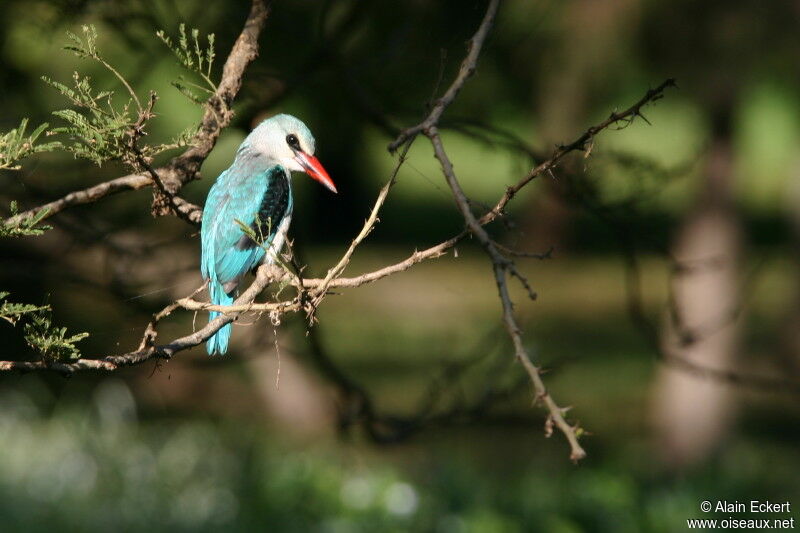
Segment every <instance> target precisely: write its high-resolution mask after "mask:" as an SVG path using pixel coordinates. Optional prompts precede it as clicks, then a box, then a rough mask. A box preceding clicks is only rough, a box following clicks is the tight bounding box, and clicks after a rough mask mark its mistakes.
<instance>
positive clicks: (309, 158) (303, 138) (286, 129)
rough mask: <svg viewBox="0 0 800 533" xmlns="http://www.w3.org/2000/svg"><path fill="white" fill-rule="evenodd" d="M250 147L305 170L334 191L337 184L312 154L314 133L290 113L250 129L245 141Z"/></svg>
mask: <svg viewBox="0 0 800 533" xmlns="http://www.w3.org/2000/svg"><path fill="white" fill-rule="evenodd" d="M244 144H246V145H248V146H249V147H250V148H251V149H253V150H256V151H257V152H259V153H261V154H263V155H264V156H266V157H268V158H270V159H272V160H274V161H276V162H277V163H278V164H280V165H281V166H283V167H284V168H287V169H289V170H293V171H295V172H305V173H306V174H308V175H309V176H311V177H312V178H314V179H315V180H317V181H318V182H320V183H322V184H323V185H324V186H325V187H327V188H328V189H330V190H331V191H333V192H336V186H335V185H334V184H333V180H332V179H331V177H330V176H329V175H328V172H327V171H326V170H325V168H324V167H323V166H322V163H320V162H319V160H318V159H317V158H316V157H314V136H313V135H311V131H310V130H309V129H308V127H307V126H306V125H305V124H303V122H302V121H300V120H299V119H297V118H295V117H293V116H292V115H285V114H281V115H275V116H274V117H270V118H268V119H267V120H265V121H263V122H262V123H261V124H259V125H258V126H256V128H255V129H254V130H253V131H252V132H250V135H248V136H247V139H245V143H244Z"/></svg>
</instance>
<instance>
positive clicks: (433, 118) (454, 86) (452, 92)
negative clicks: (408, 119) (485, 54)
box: [389, 0, 500, 153]
mask: <svg viewBox="0 0 800 533" xmlns="http://www.w3.org/2000/svg"><path fill="white" fill-rule="evenodd" d="M499 5H500V1H499V0H491V2H489V7H487V8H486V14H485V15H484V16H483V20H482V21H481V24H480V26H478V31H476V32H475V35H473V36H472V39H470V40H469V44H468V51H467V56H466V57H465V58H464V61H462V62H461V68H460V69H459V70H458V75H457V76H456V79H455V80H453V83H451V84H450V87H449V88H448V89H447V91H445V93H444V94H443V95H442V97H441V98H439V99H438V100H437V101H436V103H435V104H434V106H433V108H432V109H431V112H430V113H429V114H428V116H427V117H426V118H425V120H423V121H422V122H420V123H419V124H417V125H416V126H412V127H410V128H407V129H405V130H403V131H402V132H400V135H399V136H398V137H397V139H395V140H394V141H392V143H391V144H389V151H390V152H392V153H394V152H396V151H397V149H398V148H400V146H402V145H403V144H404V143H407V142H411V141H413V140H414V138H415V137H416V136H417V135H419V134H420V133H421V132H424V131H425V130H427V129H428V128H430V127H431V126H434V125H436V124H438V123H439V118H440V117H441V116H442V113H444V110H445V109H446V108H447V106H449V105H450V104H451V103H453V100H455V98H456V96H458V93H459V92H460V91H461V88H462V87H464V84H465V83H466V82H467V80H468V79H469V78H470V77H472V75H473V74H474V73H475V68H476V66H477V64H478V56H480V54H481V48H483V42H484V41H485V40H486V35H487V34H488V33H489V30H491V29H492V25H493V24H494V17H495V15H496V14H497V7H498V6H499Z"/></svg>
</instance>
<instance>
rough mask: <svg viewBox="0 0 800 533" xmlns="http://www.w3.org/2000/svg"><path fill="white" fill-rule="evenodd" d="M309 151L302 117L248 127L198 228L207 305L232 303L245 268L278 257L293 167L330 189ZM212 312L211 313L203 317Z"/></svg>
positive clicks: (221, 349)
mask: <svg viewBox="0 0 800 533" xmlns="http://www.w3.org/2000/svg"><path fill="white" fill-rule="evenodd" d="M314 151H315V142H314V136H313V135H312V134H311V131H310V130H309V129H308V127H307V126H306V125H305V124H304V123H303V122H302V121H301V120H299V119H298V118H296V117H294V116H292V115H287V114H279V115H275V116H273V117H270V118H268V119H266V120H264V121H263V122H261V123H260V124H259V125H258V126H256V127H255V128H254V129H253V131H252V132H250V134H249V135H248V136H247V137H246V138H245V139H244V141H242V144H241V145H240V146H239V148H238V150H237V151H236V156H235V157H234V160H233V163H231V166H230V167H228V168H227V169H226V170H225V171H224V172H222V173H221V174H220V175H219V177H217V179H216V181H215V182H214V185H213V186H212V187H211V189H210V190H209V192H208V196H207V198H206V203H205V207H204V208H203V218H202V223H201V226H200V241H201V247H202V250H201V251H202V254H201V260H200V272H201V274H202V276H203V279H204V280H205V281H206V282H207V283H208V291H209V295H210V298H211V303H212V304H214V305H230V304H232V303H233V301H234V299H235V297H236V295H237V293H238V287H239V283H240V282H241V280H242V278H243V277H244V276H245V275H246V274H247V273H248V272H250V271H251V270H253V269H254V268H256V267H257V266H259V265H260V264H262V263H267V264H273V263H275V261H277V260H278V254H280V251H281V248H282V247H283V244H284V242H285V240H286V233H287V231H288V229H289V224H290V223H291V220H292V209H293V207H294V198H293V196H292V180H291V173H292V172H305V173H306V174H308V175H309V176H310V177H311V178H313V179H315V180H316V181H318V182H320V183H321V184H322V185H324V186H325V187H327V188H328V189H329V190H331V191H332V192H334V193H336V192H337V191H336V186H335V185H334V183H333V180H332V179H331V177H330V176H329V175H328V172H327V171H326V170H325V168H324V167H323V166H322V164H321V163H320V162H319V160H318V159H317V158H316V157H315V156H314ZM245 228H249V231H245ZM219 315H220V313H219V312H217V311H211V312H210V313H209V322H210V321H212V320H214V319H215V318H216V317H217V316H219ZM231 329H232V325H231V324H225V325H224V326H223V327H222V328H220V329H219V330H218V331H217V332H216V333H215V334H214V335H213V336H211V337H210V338H209V339H208V341H207V342H206V351H207V352H208V354H209V355H215V354H220V355H222V354H224V353H225V352H226V351H227V350H228V341H229V340H230V336H231Z"/></svg>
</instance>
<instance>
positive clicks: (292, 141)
mask: <svg viewBox="0 0 800 533" xmlns="http://www.w3.org/2000/svg"><path fill="white" fill-rule="evenodd" d="M286 144H288V145H289V148H291V149H292V150H300V141H299V140H298V139H297V135H295V134H294V133H290V134H289V135H287V136H286Z"/></svg>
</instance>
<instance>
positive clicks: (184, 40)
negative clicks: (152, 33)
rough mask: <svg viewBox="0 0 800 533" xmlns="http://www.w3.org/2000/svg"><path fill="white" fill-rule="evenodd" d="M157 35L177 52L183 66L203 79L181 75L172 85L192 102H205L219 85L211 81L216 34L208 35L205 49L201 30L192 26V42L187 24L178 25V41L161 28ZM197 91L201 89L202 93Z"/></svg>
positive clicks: (174, 52)
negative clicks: (191, 78) (193, 80)
mask: <svg viewBox="0 0 800 533" xmlns="http://www.w3.org/2000/svg"><path fill="white" fill-rule="evenodd" d="M156 35H157V36H158V38H159V39H161V41H163V43H164V44H165V45H167V48H169V49H170V50H171V51H172V53H173V54H175V57H177V58H178V62H179V63H180V64H181V66H183V68H185V69H186V70H188V71H189V72H192V73H194V74H196V75H197V76H199V77H200V78H201V79H202V81H203V84H202V85H201V84H198V83H195V82H192V81H189V80H187V79H186V78H184V77H183V76H179V77H178V79H177V80H175V81H173V82H172V85H173V86H174V87H175V88H176V89H178V90H179V91H180V92H181V94H183V95H184V96H186V97H187V98H188V99H189V100H191V101H192V102H194V103H196V104H203V103H205V101H206V100H207V99H208V98H209V97H210V96H211V95H212V94H214V92H215V91H216V90H217V85H216V84H215V83H214V82H213V81H211V68H212V66H213V64H214V57H215V52H214V34H213V33H209V34H208V36H207V37H206V41H207V42H208V45H207V46H206V47H205V49H204V48H202V47H201V45H200V30H198V29H197V28H192V30H191V42H190V39H189V36H188V35H187V34H186V25H185V24H181V25H180V26H179V27H178V42H177V43H175V42H173V41H172V39H171V38H170V37H169V36H168V35H167V34H166V33H165V32H164V30H159V31H158V32H156ZM196 91H200V94H198V93H197V92H196Z"/></svg>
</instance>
